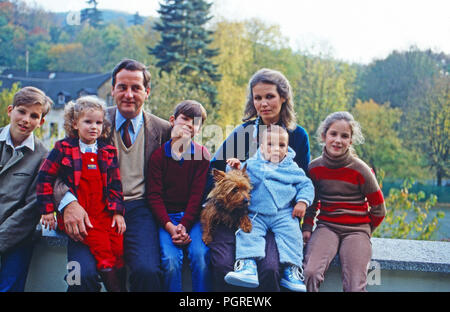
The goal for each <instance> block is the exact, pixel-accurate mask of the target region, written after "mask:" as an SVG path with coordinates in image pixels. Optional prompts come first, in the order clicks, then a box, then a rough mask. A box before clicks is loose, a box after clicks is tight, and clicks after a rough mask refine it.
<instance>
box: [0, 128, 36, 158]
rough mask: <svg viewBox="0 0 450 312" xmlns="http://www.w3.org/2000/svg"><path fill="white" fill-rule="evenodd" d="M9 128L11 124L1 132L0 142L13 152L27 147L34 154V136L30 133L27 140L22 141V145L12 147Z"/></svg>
mask: <svg viewBox="0 0 450 312" xmlns="http://www.w3.org/2000/svg"><path fill="white" fill-rule="evenodd" d="M10 128H11V124H9V125H7V126H6V127H5V128H3V130H2V131H1V132H0V141H5V142H6V144H7V145H9V146H11V147H12V148H13V149H14V150H17V149H20V148H22V147H27V148H28V149H30V150H31V151H32V152H34V135H33V133H31V134H30V135H29V136H28V138H26V139H25V140H23V141H22V144H20V145H19V146H16V147H14V144H13V141H12V138H11V133H10V131H9V129H10Z"/></svg>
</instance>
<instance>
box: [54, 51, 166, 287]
mask: <svg viewBox="0 0 450 312" xmlns="http://www.w3.org/2000/svg"><path fill="white" fill-rule="evenodd" d="M150 78H151V76H150V73H149V72H148V70H147V68H146V67H145V65H143V64H141V63H139V62H137V61H135V60H130V59H125V60H122V61H121V62H120V63H119V64H117V65H116V67H115V68H114V70H113V73H112V92H111V95H112V96H113V97H114V101H115V103H116V107H111V108H108V110H107V113H106V117H107V119H108V120H109V121H110V122H111V124H112V129H113V131H111V132H112V133H111V142H112V144H113V145H114V146H115V147H116V148H117V149H118V158H119V167H120V175H121V179H122V184H123V195H124V205H125V214H124V217H125V223H126V227H127V229H126V231H125V233H124V258H125V264H126V265H127V266H128V268H129V269H130V274H129V276H130V283H129V284H130V290H131V291H161V290H162V280H161V269H160V259H159V254H160V251H159V238H158V227H157V224H156V222H155V220H154V217H153V214H152V213H151V210H150V207H149V206H148V203H147V200H146V181H147V179H146V177H145V175H146V172H147V170H148V167H149V162H150V156H151V155H152V153H153V152H154V151H155V150H156V149H158V148H159V147H160V146H161V145H162V144H163V143H164V142H166V141H167V140H169V139H170V129H171V127H170V124H169V122H167V121H165V120H162V119H160V118H158V117H156V116H154V115H152V114H150V113H147V112H145V111H144V110H143V106H144V102H145V100H146V99H147V98H148V97H149V95H150ZM66 190H67V189H66ZM62 193H63V194H65V196H64V198H63V200H62V201H61V204H60V205H59V208H58V209H59V210H60V211H62V210H63V215H64V225H65V228H66V231H67V233H68V235H69V236H70V238H71V239H70V240H69V242H68V246H67V248H68V251H67V252H68V261H78V262H79V263H80V267H81V285H69V289H68V290H69V291H98V290H100V284H99V283H98V280H97V278H96V276H97V272H96V269H95V261H93V260H94V258H93V257H92V255H91V254H90V252H89V250H88V249H86V248H85V246H84V245H83V244H82V243H79V241H82V240H83V239H84V237H85V236H86V235H87V232H86V227H92V225H91V222H90V220H89V217H88V216H87V214H86V211H85V210H84V208H83V207H82V206H80V205H79V204H78V202H77V199H76V198H74V197H73V195H72V196H71V194H70V192H67V193H66V192H65V191H63V192H62ZM55 197H57V196H55ZM55 199H57V198H55ZM125 275H126V274H125V272H123V278H125Z"/></svg>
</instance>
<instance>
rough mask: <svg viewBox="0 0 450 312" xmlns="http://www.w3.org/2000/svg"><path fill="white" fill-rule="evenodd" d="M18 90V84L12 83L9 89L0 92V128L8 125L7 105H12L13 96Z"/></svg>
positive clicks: (0, 84) (0, 83)
mask: <svg viewBox="0 0 450 312" xmlns="http://www.w3.org/2000/svg"><path fill="white" fill-rule="evenodd" d="M1 86H2V82H1V81H0V87H1ZM19 90H20V87H19V84H18V83H14V84H13V85H12V87H11V89H3V90H2V91H1V92H0V127H4V126H6V125H7V124H9V117H8V114H7V108H8V106H9V105H12V103H13V99H14V94H16V93H17V91H19Z"/></svg>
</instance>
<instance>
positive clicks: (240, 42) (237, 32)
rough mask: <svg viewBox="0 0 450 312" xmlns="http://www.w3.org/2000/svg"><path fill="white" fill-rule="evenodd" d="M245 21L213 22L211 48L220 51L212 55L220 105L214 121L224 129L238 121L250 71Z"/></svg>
mask: <svg viewBox="0 0 450 312" xmlns="http://www.w3.org/2000/svg"><path fill="white" fill-rule="evenodd" d="M249 42H250V38H249V33H248V31H247V28H246V24H245V23H243V22H228V21H221V22H218V23H216V25H215V31H214V42H213V47H215V48H216V49H217V50H219V51H220V53H219V55H217V56H216V57H214V62H216V63H217V64H219V67H218V71H219V72H220V74H221V75H222V79H221V80H220V81H219V82H217V91H218V100H219V102H220V107H219V110H218V112H217V116H218V118H217V124H218V125H219V126H221V127H222V128H223V129H225V127H226V126H234V125H237V124H239V123H241V119H242V114H243V111H244V106H245V105H244V104H245V101H246V91H247V83H248V80H249V79H250V76H251V74H252V72H251V70H252V69H251V66H253V64H254V62H253V49H252V46H251V44H250V43H249Z"/></svg>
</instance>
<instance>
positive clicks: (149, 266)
mask: <svg viewBox="0 0 450 312" xmlns="http://www.w3.org/2000/svg"><path fill="white" fill-rule="evenodd" d="M124 204H125V215H124V218H125V223H126V225H127V229H126V231H125V233H124V237H123V248H124V259H125V265H126V266H127V267H128V268H129V269H130V283H129V285H130V289H129V290H130V291H136V292H143V291H162V278H161V277H162V272H161V268H160V261H159V254H160V252H159V240H158V227H157V225H156V222H155V220H154V217H153V214H152V213H151V211H150V208H149V207H148V205H147V203H146V201H145V200H135V201H130V202H124ZM67 260H68V261H69V262H70V261H77V262H78V263H79V264H80V268H81V285H72V286H70V285H69V288H68V291H69V292H73V291H82V292H93V291H100V288H101V285H100V279H99V276H98V272H97V268H96V262H95V259H94V256H93V255H92V254H91V252H90V250H89V247H88V246H87V245H85V244H83V243H79V242H74V241H73V240H71V239H70V238H69V243H68V245H67Z"/></svg>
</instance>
